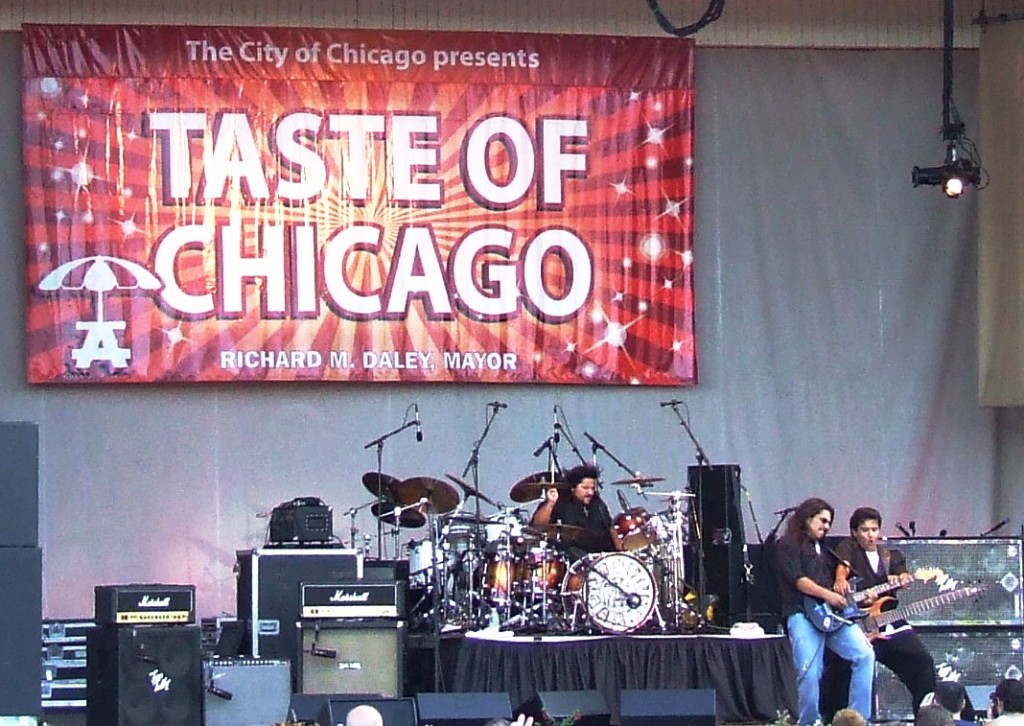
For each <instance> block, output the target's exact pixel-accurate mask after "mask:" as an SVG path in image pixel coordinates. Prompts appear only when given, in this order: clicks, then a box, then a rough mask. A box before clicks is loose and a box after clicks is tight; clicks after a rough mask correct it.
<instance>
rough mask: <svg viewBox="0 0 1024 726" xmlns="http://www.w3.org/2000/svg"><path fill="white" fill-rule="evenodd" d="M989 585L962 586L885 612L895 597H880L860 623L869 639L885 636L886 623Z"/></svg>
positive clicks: (976, 592) (969, 595) (979, 591)
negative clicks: (885, 606) (883, 631)
mask: <svg viewBox="0 0 1024 726" xmlns="http://www.w3.org/2000/svg"><path fill="white" fill-rule="evenodd" d="M987 587H988V585H970V586H968V587H961V588H958V589H956V590H950V591H949V592H944V593H942V594H941V595H935V596H934V597H926V598H925V599H924V600H918V601H917V602H912V603H910V604H909V605H904V606H903V607H898V608H893V609H892V610H885V611H884V612H883V610H882V607H883V606H884V605H885V604H886V603H887V602H891V601H893V600H894V599H895V598H891V597H883V598H879V599H878V600H877V601H876V602H873V603H871V606H870V607H869V608H868V609H867V610H865V611H864V613H865V615H864V617H863V618H861V619H860V621H859V622H858V625H860V627H861V628H863V630H864V633H865V635H867V636H868V640H874V639H876V638H885V637H886V635H885V634H884V633H882V632H881V631H882V628H884V627H885V626H886V625H890V624H892V623H895V622H899V621H900V620H906V619H907V617H908V616H910V615H918V614H920V613H923V612H925V611H926V610H931V609H932V608H937V607H939V606H941V605H948V604H950V603H954V602H956V601H957V600H963V599H964V598H968V597H973V596H974V595H978V594H980V593H982V592H984V591H985V589H986V588H987Z"/></svg>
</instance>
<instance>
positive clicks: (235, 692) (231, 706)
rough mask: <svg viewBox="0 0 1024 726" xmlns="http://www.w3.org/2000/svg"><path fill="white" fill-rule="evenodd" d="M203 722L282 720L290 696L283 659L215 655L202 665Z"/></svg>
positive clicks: (226, 724)
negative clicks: (217, 656) (204, 711)
mask: <svg viewBox="0 0 1024 726" xmlns="http://www.w3.org/2000/svg"><path fill="white" fill-rule="evenodd" d="M203 681H204V683H205V689H204V706H205V709H206V719H205V721H204V724H205V726H239V724H267V723H278V722H280V721H284V720H285V717H286V716H287V715H288V701H289V698H290V696H291V691H292V688H291V668H290V666H289V664H288V661H286V660H265V659H262V658H253V659H249V658H215V659H213V660H210V661H207V662H206V663H205V665H204V667H203Z"/></svg>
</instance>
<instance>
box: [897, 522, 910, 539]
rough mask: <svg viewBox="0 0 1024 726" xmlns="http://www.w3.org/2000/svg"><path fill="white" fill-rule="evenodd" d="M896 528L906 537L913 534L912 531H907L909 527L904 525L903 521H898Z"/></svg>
mask: <svg viewBox="0 0 1024 726" xmlns="http://www.w3.org/2000/svg"><path fill="white" fill-rule="evenodd" d="M896 529H898V530H899V531H900V534H902V535H903V536H904V537H910V536H911V534H910V532H908V531H907V528H906V527H904V526H903V524H902V523H901V522H897V523H896Z"/></svg>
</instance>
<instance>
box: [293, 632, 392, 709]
mask: <svg viewBox="0 0 1024 726" xmlns="http://www.w3.org/2000/svg"><path fill="white" fill-rule="evenodd" d="M300 629H301V631H302V635H301V641H300V642H301V643H302V650H301V652H300V653H299V654H298V657H299V662H300V664H301V665H300V670H299V690H300V691H301V692H302V693H377V694H380V695H382V696H388V697H391V698H394V697H397V696H401V695H402V660H401V657H402V636H403V634H404V629H403V628H402V623H400V622H394V621H390V622H382V623H380V624H377V625H371V624H367V623H360V624H359V625H358V626H357V625H356V624H354V623H353V624H344V623H335V622H327V623H324V624H319V625H316V624H313V623H304V624H302V625H301V626H300Z"/></svg>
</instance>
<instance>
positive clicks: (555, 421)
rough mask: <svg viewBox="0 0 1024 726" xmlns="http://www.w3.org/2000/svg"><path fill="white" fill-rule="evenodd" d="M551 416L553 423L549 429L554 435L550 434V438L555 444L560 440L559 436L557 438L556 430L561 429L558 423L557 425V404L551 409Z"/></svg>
mask: <svg viewBox="0 0 1024 726" xmlns="http://www.w3.org/2000/svg"><path fill="white" fill-rule="evenodd" d="M551 416H552V418H553V419H554V423H553V424H552V427H551V428H552V430H553V431H554V434H552V438H553V439H554V440H555V443H556V444H557V443H558V442H559V441H561V440H562V438H561V436H559V434H558V430H559V429H560V428H562V425H561V424H560V423H558V405H557V404H556V405H555V407H554V408H552V409H551Z"/></svg>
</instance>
